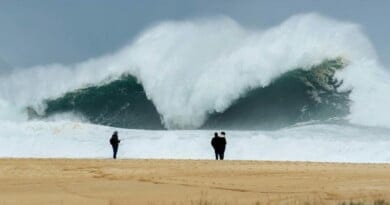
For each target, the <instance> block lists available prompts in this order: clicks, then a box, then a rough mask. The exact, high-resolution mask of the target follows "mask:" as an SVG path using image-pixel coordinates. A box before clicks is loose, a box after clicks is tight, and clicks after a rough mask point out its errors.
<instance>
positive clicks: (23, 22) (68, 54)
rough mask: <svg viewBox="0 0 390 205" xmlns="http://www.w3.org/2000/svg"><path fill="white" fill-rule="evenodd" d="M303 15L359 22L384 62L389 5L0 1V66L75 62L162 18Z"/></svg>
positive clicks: (359, 1) (309, 0)
mask: <svg viewBox="0 0 390 205" xmlns="http://www.w3.org/2000/svg"><path fill="white" fill-rule="evenodd" d="M307 12H318V13H320V14H322V15H325V16H330V17H333V18H336V19H338V20H342V21H350V22H354V23H358V24H360V25H362V27H363V29H364V32H365V33H366V34H367V35H368V37H369V38H370V39H371V41H372V42H373V43H374V46H375V47H376V49H377V51H378V54H379V56H380V59H381V61H382V62H383V63H384V64H385V65H390V26H389V24H388V20H389V19H390V1H388V0H375V1H368V0H323V1H319V0H280V1H277V0H269V1H265V0H259V1H250V0H245V1H238V0H237V1H229V0H221V1H217V0H214V1H211V0H196V1H195V0H194V1H186V0H161V1H159V0H142V1H141V0H139V1H130V0H127V1H125V0H123V1H119V0H118V1H109V0H82V1H79V0H62V1H57V0H36V1H30V0H25V1H18V0H0V67H7V65H5V64H8V67H9V66H12V67H30V66H34V65H43V64H49V63H63V64H69V63H75V62H80V61H83V60H86V59H88V58H91V57H97V56H100V55H104V54H107V53H110V52H113V51H115V50H117V49H119V48H121V47H123V46H124V45H125V44H127V43H129V42H131V40H132V39H133V38H134V37H135V36H136V35H137V34H139V33H140V32H141V31H142V30H143V29H145V28H146V27H148V26H150V25H153V23H156V22H159V21H163V20H180V19H189V18H193V17H209V16H210V17H212V16H217V15H226V16H229V17H231V18H232V19H234V20H236V21H237V22H239V23H240V24H242V25H245V26H250V27H255V28H267V27H270V26H274V25H276V24H278V23H280V22H281V21H283V20H285V19H287V18H288V17H290V16H292V15H294V14H298V13H307ZM387 67H389V66H387ZM0 69H1V68H0ZM3 69H4V68H3Z"/></svg>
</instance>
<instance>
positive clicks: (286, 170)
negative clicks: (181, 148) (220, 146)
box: [0, 159, 390, 205]
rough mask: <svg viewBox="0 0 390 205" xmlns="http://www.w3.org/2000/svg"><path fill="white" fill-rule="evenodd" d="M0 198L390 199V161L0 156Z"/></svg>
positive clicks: (13, 200)
mask: <svg viewBox="0 0 390 205" xmlns="http://www.w3.org/2000/svg"><path fill="white" fill-rule="evenodd" d="M0 181H1V183H0V204H1V205H5V204H40V205H42V204H94V205H98V204H304V203H306V204H307V203H310V204H340V203H341V202H345V201H346V202H349V201H351V200H352V201H362V202H365V203H366V204H371V203H373V202H374V200H377V199H385V200H389V199H390V165H388V164H347V163H306V162H260V161H228V160H226V161H207V160H116V161H115V160H109V159H103V160H91V159H1V160H0Z"/></svg>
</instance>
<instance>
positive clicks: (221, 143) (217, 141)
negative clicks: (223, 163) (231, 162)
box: [211, 132, 226, 160]
mask: <svg viewBox="0 0 390 205" xmlns="http://www.w3.org/2000/svg"><path fill="white" fill-rule="evenodd" d="M211 145H212V146H213V148H214V151H215V160H218V158H219V159H220V160H223V159H224V155H225V148H226V138H225V132H221V136H218V133H214V137H213V139H212V140H211Z"/></svg>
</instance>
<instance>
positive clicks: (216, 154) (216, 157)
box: [214, 149, 218, 160]
mask: <svg viewBox="0 0 390 205" xmlns="http://www.w3.org/2000/svg"><path fill="white" fill-rule="evenodd" d="M214 152H215V160H218V152H217V150H216V149H214Z"/></svg>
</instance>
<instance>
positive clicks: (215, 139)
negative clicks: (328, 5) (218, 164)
mask: <svg viewBox="0 0 390 205" xmlns="http://www.w3.org/2000/svg"><path fill="white" fill-rule="evenodd" d="M217 141H218V133H216V132H215V133H214V137H213V139H211V146H213V148H214V152H215V160H218V148H217V144H218V142H217Z"/></svg>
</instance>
